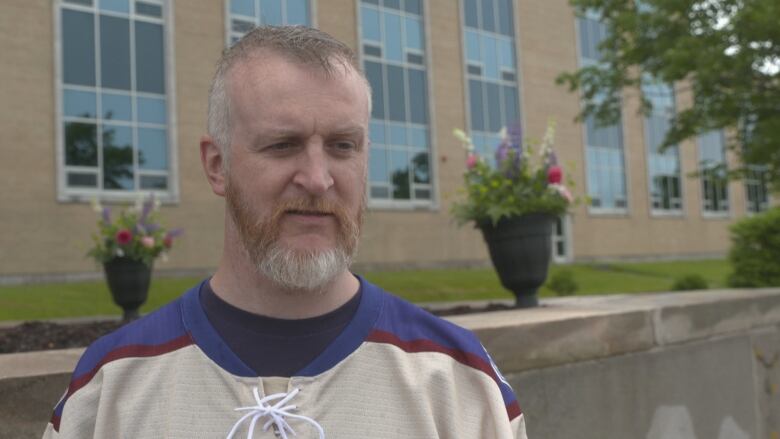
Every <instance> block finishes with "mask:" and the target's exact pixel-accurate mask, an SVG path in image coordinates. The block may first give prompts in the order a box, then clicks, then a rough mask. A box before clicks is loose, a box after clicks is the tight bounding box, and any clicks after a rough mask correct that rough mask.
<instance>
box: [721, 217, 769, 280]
mask: <svg viewBox="0 0 780 439" xmlns="http://www.w3.org/2000/svg"><path fill="white" fill-rule="evenodd" d="M729 261H730V262H731V266H732V267H734V272H733V273H732V274H731V275H730V276H729V279H728V284H729V286H732V287H768V286H778V285H780V207H775V208H773V209H770V210H768V211H766V212H764V213H761V214H759V215H755V216H752V217H750V218H745V219H743V220H741V221H739V222H737V223H735V224H734V225H732V226H731V250H730V251H729Z"/></svg>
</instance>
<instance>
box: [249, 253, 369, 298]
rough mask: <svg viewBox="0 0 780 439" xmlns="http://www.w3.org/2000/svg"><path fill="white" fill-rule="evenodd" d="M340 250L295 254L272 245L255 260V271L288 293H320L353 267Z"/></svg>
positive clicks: (350, 259)
mask: <svg viewBox="0 0 780 439" xmlns="http://www.w3.org/2000/svg"><path fill="white" fill-rule="evenodd" d="M352 256H353V255H350V254H347V253H346V252H345V251H344V249H342V248H338V247H337V248H333V249H329V250H324V251H317V252H315V251H295V250H291V249H288V248H283V247H280V246H278V245H275V244H274V245H271V246H270V247H269V248H268V249H267V250H266V252H265V254H264V255H263V257H262V258H261V259H260V261H259V262H257V261H256V264H257V265H256V267H257V269H258V271H259V272H260V273H261V274H262V275H264V276H265V277H266V278H268V279H269V280H271V281H272V282H274V283H275V284H277V285H278V286H279V287H281V288H282V289H284V290H288V291H322V290H324V289H325V287H326V286H327V285H328V284H330V283H331V282H333V281H334V280H335V279H336V277H337V276H338V275H340V274H342V273H343V272H345V271H346V270H348V269H349V266H350V265H351V264H352Z"/></svg>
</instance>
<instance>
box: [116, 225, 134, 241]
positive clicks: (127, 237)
mask: <svg viewBox="0 0 780 439" xmlns="http://www.w3.org/2000/svg"><path fill="white" fill-rule="evenodd" d="M114 239H116V242H117V244H119V245H125V244H130V241H132V240H133V234H132V233H131V232H130V231H129V230H127V229H122V230H120V231H118V232H116V236H115V237H114Z"/></svg>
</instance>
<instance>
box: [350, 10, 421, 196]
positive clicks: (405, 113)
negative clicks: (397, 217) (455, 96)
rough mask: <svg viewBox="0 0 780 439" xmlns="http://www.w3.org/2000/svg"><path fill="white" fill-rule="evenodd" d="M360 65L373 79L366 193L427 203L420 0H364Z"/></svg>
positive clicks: (361, 21)
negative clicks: (361, 58) (367, 189)
mask: <svg viewBox="0 0 780 439" xmlns="http://www.w3.org/2000/svg"><path fill="white" fill-rule="evenodd" d="M360 24H361V25H360V34H361V36H360V39H361V50H362V55H363V66H364V69H365V72H366V76H367V77H368V81H369V82H370V83H371V89H372V90H371V91H372V100H373V108H372V112H371V126H370V131H371V132H370V137H371V150H370V152H369V171H368V176H369V197H370V199H371V201H372V202H374V203H376V202H379V203H388V202H390V203H393V202H396V201H401V202H403V203H407V204H408V203H412V204H415V203H417V204H429V203H430V200H431V199H432V179H431V148H430V133H429V118H428V78H427V70H426V65H425V62H426V56H425V32H424V27H423V10H422V2H421V1H420V0H394V1H393V0H383V1H379V0H374V1H370V0H363V1H362V2H361V4H360Z"/></svg>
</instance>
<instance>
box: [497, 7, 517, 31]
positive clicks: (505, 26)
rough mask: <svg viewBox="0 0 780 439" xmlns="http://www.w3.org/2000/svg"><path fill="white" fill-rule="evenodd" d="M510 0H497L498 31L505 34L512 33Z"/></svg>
mask: <svg viewBox="0 0 780 439" xmlns="http://www.w3.org/2000/svg"><path fill="white" fill-rule="evenodd" d="M513 17H514V15H512V0H498V31H499V32H500V33H502V34H504V35H506V36H510V37H511V36H513V35H514V28H515V27H514V25H513V24H512V22H513Z"/></svg>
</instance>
